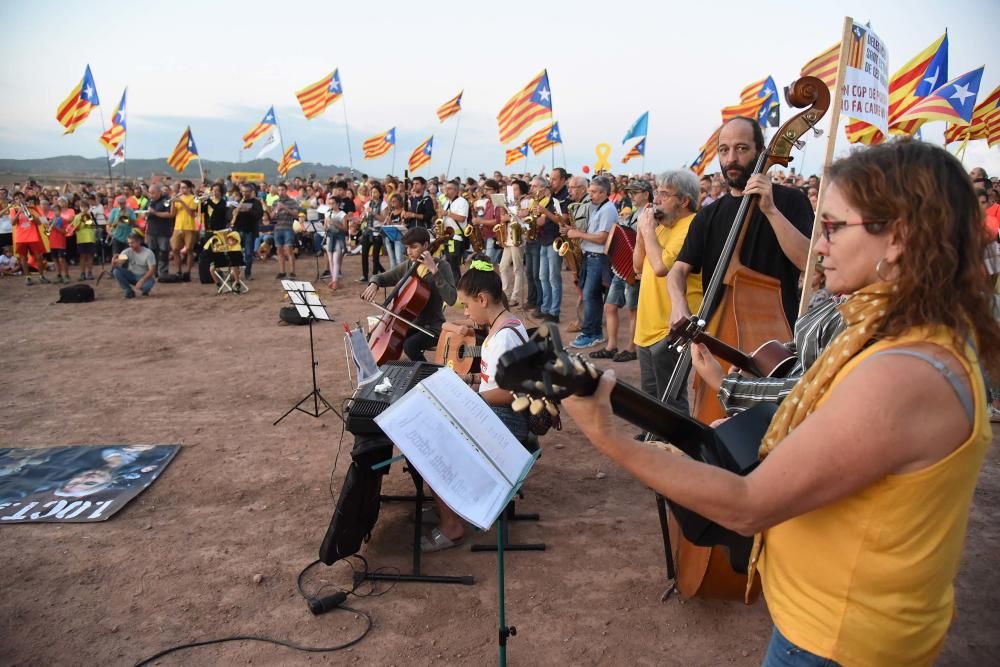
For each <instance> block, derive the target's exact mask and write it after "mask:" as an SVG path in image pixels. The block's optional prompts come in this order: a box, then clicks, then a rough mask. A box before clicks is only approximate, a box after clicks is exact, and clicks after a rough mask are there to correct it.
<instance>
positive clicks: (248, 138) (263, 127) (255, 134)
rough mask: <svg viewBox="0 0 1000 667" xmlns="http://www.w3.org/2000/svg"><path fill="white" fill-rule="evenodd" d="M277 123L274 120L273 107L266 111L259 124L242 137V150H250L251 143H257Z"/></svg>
mask: <svg viewBox="0 0 1000 667" xmlns="http://www.w3.org/2000/svg"><path fill="white" fill-rule="evenodd" d="M277 124H278V121H277V120H275V118H274V107H271V108H270V109H268V110H267V113H266V114H264V117H263V118H261V119H260V122H259V123H257V124H256V125H254V126H253V127H252V128H250V131H249V132H247V133H246V134H244V135H243V148H250V147H251V146H253V142H255V141H257V140H258V139H260V138H261V137H263V136H264V135H265V134H267V133H268V132H270V131H271V130H273V129H274V127H275V126H276V125H277Z"/></svg>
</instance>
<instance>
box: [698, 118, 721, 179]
mask: <svg viewBox="0 0 1000 667" xmlns="http://www.w3.org/2000/svg"><path fill="white" fill-rule="evenodd" d="M721 132H722V126H721V125H720V126H719V127H717V128H716V129H715V132H713V133H712V136H710V137H709V138H708V141H706V142H705V143H704V144H702V146H701V148H699V149H698V157H696V158H695V159H694V162H692V163H691V171H693V172H694V173H696V174H698V175H699V176H701V175H703V174H704V173H705V167H706V166H708V163H709V162H711V161H712V160H714V159H715V156H716V155H718V153H719V134H720V133H721Z"/></svg>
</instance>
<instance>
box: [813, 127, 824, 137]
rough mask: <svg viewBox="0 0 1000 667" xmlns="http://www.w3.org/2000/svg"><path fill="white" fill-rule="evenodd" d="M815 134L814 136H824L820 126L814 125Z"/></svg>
mask: <svg viewBox="0 0 1000 667" xmlns="http://www.w3.org/2000/svg"><path fill="white" fill-rule="evenodd" d="M813 136H814V137H822V136H823V130H821V129H819V128H818V127H814V128H813Z"/></svg>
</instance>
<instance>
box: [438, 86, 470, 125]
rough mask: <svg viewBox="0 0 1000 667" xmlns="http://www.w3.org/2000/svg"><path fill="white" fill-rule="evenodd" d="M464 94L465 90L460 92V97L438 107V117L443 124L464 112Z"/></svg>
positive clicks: (457, 96) (456, 96)
mask: <svg viewBox="0 0 1000 667" xmlns="http://www.w3.org/2000/svg"><path fill="white" fill-rule="evenodd" d="M464 92H465V91H464V90H462V91H460V92H459V93H458V95H455V97H453V98H451V99H450V100H448V101H447V102H445V103H444V104H442V105H441V106H439V107H438V110H437V117H438V118H439V119H440V120H441V122H442V123H443V122H445V121H446V120H448V119H449V118H451V117H452V116H454V115H455V114H457V113H458V112H459V111H461V110H462V93H464Z"/></svg>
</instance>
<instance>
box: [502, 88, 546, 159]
mask: <svg viewBox="0 0 1000 667" xmlns="http://www.w3.org/2000/svg"><path fill="white" fill-rule="evenodd" d="M551 117H552V90H551V89H550V88H549V75H548V72H547V71H546V70H542V71H541V72H540V73H539V74H538V76H536V77H535V78H534V79H532V80H531V81H529V82H528V85H527V86H525V87H524V88H522V89H521V90H520V91H518V92H517V93H516V94H515V95H514V97H512V98H510V99H509V100H507V104H505V105H503V108H502V109H500V113H499V114H497V125H498V127H499V129H500V143H502V144H506V143H507V142H509V141H511V140H512V139H516V138H517V135H519V134H521V132H522V131H523V130H524V128H526V127H528V126H529V125H531V124H532V123H533V122H535V121H536V120H538V119H540V118H551Z"/></svg>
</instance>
